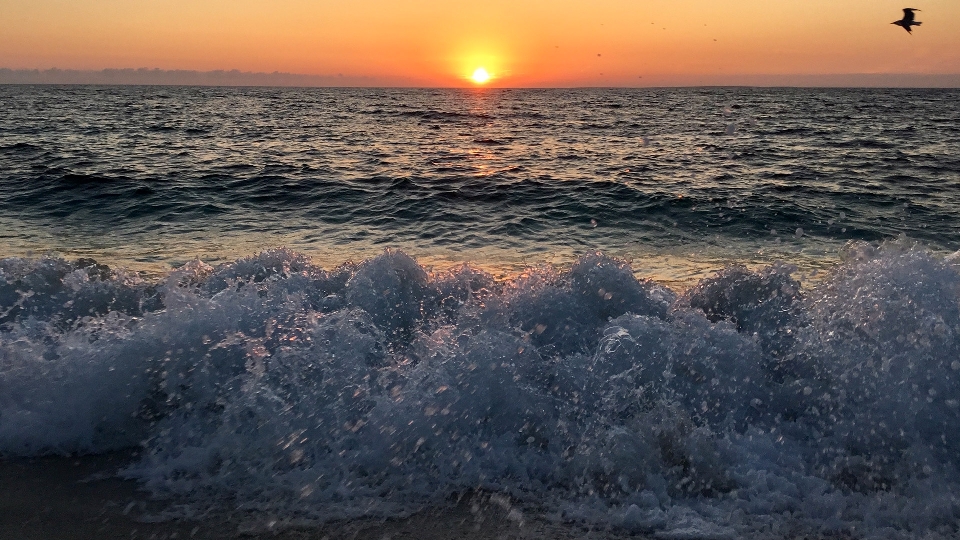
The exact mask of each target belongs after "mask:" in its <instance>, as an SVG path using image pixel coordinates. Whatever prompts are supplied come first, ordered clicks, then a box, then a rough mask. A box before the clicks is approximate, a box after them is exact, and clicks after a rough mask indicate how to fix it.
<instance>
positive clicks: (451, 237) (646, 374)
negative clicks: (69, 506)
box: [0, 85, 960, 539]
mask: <svg viewBox="0 0 960 540" xmlns="http://www.w3.org/2000/svg"><path fill="white" fill-rule="evenodd" d="M0 102H2V103H3V104H4V106H3V107H2V108H0V239H2V243H0V257H3V258H2V259H0V456H2V457H6V458H14V457H24V456H42V455H51V454H52V455H58V454H67V455H72V454H99V453H107V452H113V451H117V450H120V449H127V448H131V447H136V448H139V449H140V457H139V458H138V459H137V460H136V461H135V462H134V463H132V464H130V465H129V466H128V467H126V468H124V469H123V471H121V474H122V475H123V476H124V477H126V478H132V479H136V480H137V481H139V482H141V484H142V486H143V487H144V488H145V489H147V490H149V491H150V492H151V493H153V494H154V495H156V496H161V497H172V500H174V501H176V505H175V506H174V507H172V509H171V510H170V515H180V516H182V517H189V516H195V515H198V514H202V513H203V512H204V511H205V510H207V509H210V508H216V507H218V505H224V504H228V505H232V506H234V507H239V508H245V509H250V510H251V511H261V512H268V513H269V514H270V515H271V516H274V517H273V518H271V519H280V520H287V521H289V522H291V523H294V522H296V523H303V522H304V520H307V521H310V520H314V521H316V522H325V521H329V520H338V519H350V518H356V517H359V516H380V517H396V516H404V515H409V514H410V513H411V512H416V511H417V510H419V509H422V508H426V507H431V506H436V505H438V504H443V502H444V501H447V500H449V498H450V497H451V496H456V495H457V494H462V493H465V492H469V491H473V490H482V491H484V492H487V493H495V494H497V495H496V496H497V497H502V498H503V500H509V501H511V503H510V504H512V505H516V506H515V508H516V512H517V514H516V515H519V516H523V515H524V513H527V514H536V515H539V516H543V517H545V518H546V519H550V520H554V521H558V522H569V523H575V524H581V525H583V526H585V527H591V528H600V529H608V530H612V531H620V532H626V533H643V534H649V535H652V536H655V537H658V538H676V539H680V538H739V537H743V536H748V537H751V538H785V537H801V536H804V535H812V536H816V535H819V536H831V535H841V536H846V537H852V538H861V537H862V538H952V537H955V536H956V535H957V534H960V495H958V494H960V471H958V469H957V468H958V466H960V380H958V377H960V260H958V255H957V253H958V251H957V250H958V249H960V236H958V234H957V233H958V232H960V91H958V90H943V89H938V90H917V89H808V88H803V89H801V88H782V89H776V88H683V89H538V90H506V89H334V88H331V89H327V88H324V89H299V88H215V87H120V86H117V87H107V86H105V87H96V86H13V85H8V86H0ZM510 515H511V516H513V515H514V513H513V511H511V514H510Z"/></svg>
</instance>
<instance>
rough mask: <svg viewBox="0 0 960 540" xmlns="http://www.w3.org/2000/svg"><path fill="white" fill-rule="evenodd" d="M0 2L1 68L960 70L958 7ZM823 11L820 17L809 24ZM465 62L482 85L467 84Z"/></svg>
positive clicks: (502, 76) (591, 73) (450, 77)
mask: <svg viewBox="0 0 960 540" xmlns="http://www.w3.org/2000/svg"><path fill="white" fill-rule="evenodd" d="M914 5H920V7H921V8H922V9H923V11H922V12H921V13H922V15H923V18H921V19H920V20H922V21H923V23H924V24H923V26H922V27H921V28H917V29H915V30H914V35H913V36H909V35H907V34H906V32H904V31H903V30H902V29H899V28H896V27H893V26H891V25H890V22H891V21H893V20H896V19H898V18H900V17H901V16H902V15H903V12H902V11H901V10H902V9H903V4H901V3H900V2H894V0H869V1H868V0H855V1H850V2H836V0H807V1H806V2H769V1H768V0H767V1H764V0H737V1H734V0H678V1H676V2H630V1H627V0H597V1H596V2H589V3H587V2H582V1H574V0H528V1H525V2H517V1H515V0H487V1H485V2H442V1H441V0H410V1H409V2H390V1H388V0H354V1H352V2H318V1H316V0H270V1H269V2H268V1H265V0H203V1H202V2H198V1H196V0H164V1H163V2H130V1H129V0H31V1H29V2H25V1H23V0H0V13H2V14H3V16H2V23H0V28H2V30H0V68H10V69H29V70H33V69H41V70H43V69H49V68H60V69H79V70H101V69H104V68H141V67H143V68H148V69H153V68H159V69H163V70H198V71H208V70H232V69H237V70H239V71H249V72H262V73H273V72H274V71H278V72H281V73H300V74H307V75H316V76H322V77H325V78H326V79H324V80H326V81H327V82H328V83H329V84H331V85H334V86H412V87H432V86H458V87H462V86H476V85H479V84H485V85H487V86H498V87H501V86H503V87H538V86H601V87H611V86H672V85H711V84H718V85H727V84H742V85H752V84H760V85H763V84H765V83H764V81H769V80H775V81H780V84H788V85H789V84H791V83H790V81H791V80H788V79H769V78H767V79H764V78H762V77H761V78H759V79H758V78H757V76H761V75H762V76H768V75H769V76H780V75H792V74H797V75H830V74H892V75H896V74H904V73H915V74H951V76H954V74H960V32H957V31H956V28H955V26H956V25H955V24H953V23H955V22H956V21H958V20H960V2H957V1H956V0H924V2H923V4H922V5H921V4H919V3H918V4H914ZM824 13H829V14H830V16H829V17H824V15H823V14H824ZM479 66H483V68H484V69H485V70H487V73H488V75H490V79H489V80H488V81H486V82H485V83H480V82H478V81H477V80H476V79H474V78H473V77H471V75H472V74H473V72H474V70H476V69H477V68H478V67H479Z"/></svg>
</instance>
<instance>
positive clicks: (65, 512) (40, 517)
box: [0, 452, 640, 540]
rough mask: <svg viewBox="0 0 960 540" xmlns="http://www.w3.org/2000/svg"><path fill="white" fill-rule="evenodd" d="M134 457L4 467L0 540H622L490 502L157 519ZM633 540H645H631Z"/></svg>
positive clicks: (156, 505) (156, 506) (484, 498)
mask: <svg viewBox="0 0 960 540" xmlns="http://www.w3.org/2000/svg"><path fill="white" fill-rule="evenodd" d="M132 457H133V456H132V452H117V453H110V454H106V455H96V456H80V457H45V458H30V459H16V460H9V459H8V460H0V486H3V487H2V489H0V540H50V539H54V538H55V539H58V540H94V539H97V540H114V539H116V540H120V539H123V540H131V539H155V540H163V539H170V540H172V539H175V538H183V539H186V538H198V539H211V540H226V539H234V538H242V539H248V538H249V539H256V538H271V539H279V540H307V539H311V540H312V539H317V540H319V539H324V538H326V539H328V540H341V539H342V540H347V539H350V540H354V539H355V540H384V539H391V540H405V539H409V540H447V539H463V540H514V539H528V538H529V539H537V540H547V539H551V540H552V539H557V540H562V539H568V538H569V539H573V538H578V539H600V538H610V539H614V538H626V537H627V535H624V534H616V533H614V532H612V531H609V530H608V531H590V530H588V529H587V528H584V527H579V526H576V525H572V524H555V523H548V522H547V521H546V520H544V519H543V518H542V517H537V516H536V515H535V514H534V515H525V516H524V517H523V518H522V519H518V518H517V517H516V514H514V515H513V516H511V515H510V511H509V510H508V509H506V508H504V506H503V505H502V503H497V502H492V501H491V500H490V496H489V495H483V494H471V495H467V496H465V497H464V498H463V499H462V500H460V501H451V503H450V504H449V505H448V506H445V507H444V508H442V509H435V510H425V511H423V512H419V513H417V514H414V515H412V516H409V517H407V518H403V519H399V518H394V519H388V520H383V519H380V520H372V519H366V520H365V519H355V520H351V521H346V522H343V521H341V522H333V523H327V524H315V523H310V524H305V523H289V522H281V521H278V520H277V519H276V518H275V517H271V516H269V515H256V514H250V513H248V514H240V515H238V513H233V514H232V515H227V514H225V513H222V512H221V513H213V514H212V515H209V516H204V517H203V518H200V519H180V520H176V519H161V518H160V517H159V516H160V514H162V512H163V510H164V508H166V506H167V504H169V501H157V500H154V499H152V498H151V497H150V494H149V493H146V492H144V491H143V490H142V489H140V486H139V485H138V484H137V482H135V481H131V480H123V479H120V478H118V477H117V476H116V472H117V469H118V468H120V467H122V466H124V465H125V464H127V463H128V462H129V461H130V459H132ZM632 538H640V537H638V536H632Z"/></svg>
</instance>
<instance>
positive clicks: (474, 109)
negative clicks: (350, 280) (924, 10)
mask: <svg viewBox="0 0 960 540" xmlns="http://www.w3.org/2000/svg"><path fill="white" fill-rule="evenodd" d="M0 96H2V99H3V103H4V107H3V108H2V110H0V170H2V171H3V178H2V180H3V181H2V183H0V213H2V216H3V217H2V220H3V221H2V230H3V232H4V237H5V238H6V239H7V241H8V242H9V244H10V248H8V250H9V251H11V252H14V253H17V254H23V253H24V252H25V251H26V250H31V251H33V252H35V253H43V252H45V251H47V250H54V251H58V252H61V253H65V254H75V255H87V256H92V257H94V258H96V259H98V260H101V259H104V258H107V259H109V260H110V261H111V262H114V263H121V264H125V265H127V266H131V265H132V266H135V267H138V268H145V267H150V268H152V269H154V270H163V269H166V268H169V266H170V264H181V263H182V262H184V261H186V260H189V259H191V258H194V257H196V256H200V257H201V258H202V259H204V260H207V261H227V260H233V259H235V258H236V257H238V256H242V255H246V254H249V253H253V252H255V251H257V250H258V249H262V248H264V247H267V246H278V245H287V246H290V247H293V248H295V249H297V250H299V251H303V252H306V253H309V254H311V255H314V256H315V257H318V258H319V259H320V260H322V261H324V262H325V263H330V264H332V263H335V262H341V261H343V260H345V259H347V258H354V259H360V258H364V257H369V256H371V255H374V254H376V253H378V252H380V251H381V250H382V248H383V247H385V246H390V247H397V248H401V249H404V250H406V251H407V252H409V253H412V254H414V255H416V256H418V257H426V258H438V259H443V260H447V261H451V262H455V261H474V262H483V263H485V264H487V265H489V266H493V267H502V266H514V267H516V266H517V265H520V266H523V265H526V264H531V263H534V262H540V261H550V262H564V263H569V262H571V261H572V260H573V259H574V258H575V256H577V255H579V254H581V253H584V252H586V251H589V250H595V249H599V250H602V251H604V252H605V253H609V254H613V255H618V256H622V257H628V258H632V259H643V258H652V256H655V255H660V256H669V257H670V258H672V259H674V260H675V263H674V264H675V267H674V268H673V269H672V270H671V263H669V262H668V263H663V264H662V265H661V266H662V268H660V267H658V271H659V272H660V273H661V274H663V275H664V277H667V278H668V279H680V278H682V277H683V275H684V274H683V273H684V272H685V271H686V269H688V268H687V266H688V265H687V264H686V263H684V262H683V261H684V260H685V261H688V262H689V261H694V260H696V259H698V258H702V259H707V260H711V259H723V260H740V261H744V262H749V261H769V260H772V259H774V258H778V257H783V256H784V254H785V253H788V254H789V253H793V254H795V255H794V256H792V257H793V258H795V259H797V261H798V262H801V261H803V260H805V259H806V258H807V257H813V258H818V257H827V258H835V255H836V253H837V250H838V248H839V246H841V245H842V244H843V243H844V242H846V241H848V240H853V239H856V240H869V241H878V240H882V239H885V238H893V237H897V236H898V235H901V234H905V235H906V236H908V237H910V238H913V239H916V240H919V241H922V242H923V243H924V244H925V245H927V246H929V247H931V248H934V249H941V250H951V251H952V250H955V249H957V248H958V247H960V242H958V241H957V232H958V226H960V225H958V224H960V219H958V218H960V202H958V201H960V172H958V171H960V155H958V154H960V152H958V150H957V149H958V148H960V99H958V98H960V93H958V92H957V91H955V90H876V89H869V90H844V89H823V90H814V89H664V90H489V89H487V90H376V89H258V88H254V89H250V88H163V87H151V88H137V87H30V86H5V87H0ZM798 229H802V231H803V232H802V235H798V234H797V230H798ZM800 251H802V254H798V255H797V252H800ZM674 274H675V275H674Z"/></svg>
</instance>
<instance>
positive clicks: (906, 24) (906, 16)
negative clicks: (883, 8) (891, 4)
mask: <svg viewBox="0 0 960 540" xmlns="http://www.w3.org/2000/svg"><path fill="white" fill-rule="evenodd" d="M914 11H920V10H919V9H917V8H912V7H908V8H903V18H902V19H900V20H899V21H893V22H892V23H890V24H895V25H897V26H902V27H903V29H904V30H906V31H907V33H909V34H913V30H911V29H910V27H911V26H920V25H921V24H923V23H921V22H920V21H914V20H913V12H914Z"/></svg>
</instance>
